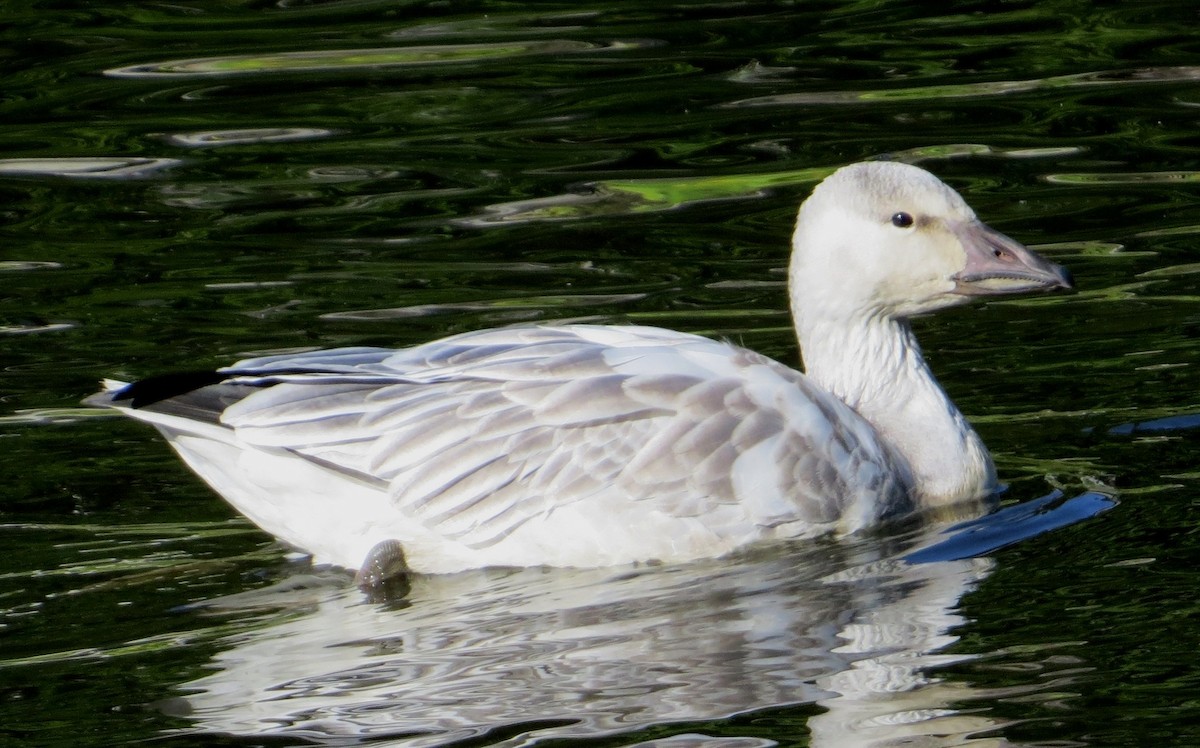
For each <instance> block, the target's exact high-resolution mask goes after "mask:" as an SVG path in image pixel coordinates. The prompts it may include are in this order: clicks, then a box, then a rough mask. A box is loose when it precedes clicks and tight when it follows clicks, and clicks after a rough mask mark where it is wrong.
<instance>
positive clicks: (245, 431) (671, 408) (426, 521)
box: [88, 162, 1071, 581]
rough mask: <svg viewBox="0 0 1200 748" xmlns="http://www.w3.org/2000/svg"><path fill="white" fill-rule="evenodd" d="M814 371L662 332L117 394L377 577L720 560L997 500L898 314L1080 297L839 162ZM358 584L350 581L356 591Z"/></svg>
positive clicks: (1040, 266) (529, 343)
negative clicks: (997, 298)
mask: <svg viewBox="0 0 1200 748" xmlns="http://www.w3.org/2000/svg"><path fill="white" fill-rule="evenodd" d="M788 278H789V296H790V303H791V311H792V315H793V317H794V319H795V326H796V333H797V335H798V337H799V342H800V346H801V352H802V356H803V360H804V368H805V371H806V373H804V374H802V373H800V372H798V371H795V370H793V369H791V368H789V367H786V366H784V365H782V364H780V363H778V362H776V361H773V360H771V359H768V358H766V357H764V356H761V355H759V354H757V353H754V352H752V351H749V350H746V349H744V348H740V347H738V346H735V345H733V344H731V343H728V342H720V341H715V340H709V339H707V338H703V337H698V336H695V335H689V334H685V333H680V332H673V331H670V330H663V329H659V328H653V327H636V326H593V325H564V326H540V327H513V328H504V329H493V330H483V331H479V332H470V333H466V334H462V335H455V336H452V337H449V338H445V339H442V340H437V341H434V342H431V343H427V344H424V345H420V346H416V347H414V348H408V349H403V350H393V349H384V348H342V349H335V350H324V351H314V352H311V353H300V354H286V355H276V356H267V357H261V358H253V359H248V360H245V361H240V362H238V363H236V364H233V365H232V366H230V367H228V368H225V369H221V370H219V371H216V372H207V373H191V374H168V375H164V376H159V377H153V378H150V379H146V380H142V381H139V382H135V383H133V384H126V383H123V382H116V381H107V382H106V387H105V390H104V391H103V392H101V393H100V394H98V395H95V396H93V397H92V398H90V399H89V400H88V402H89V403H91V404H94V405H100V406H107V407H113V408H116V409H118V410H120V411H121V412H122V413H124V414H126V415H128V416H131V417H133V418H136V419H138V420H141V421H146V422H148V423H150V424H152V425H154V426H155V427H156V428H158V430H159V431H160V432H162V434H163V435H164V436H165V437H166V439H167V441H168V442H169V443H170V444H171V446H172V447H173V448H174V449H175V451H176V452H178V453H179V455H180V456H181V457H182V458H183V460H184V461H185V462H186V463H187V464H188V465H189V466H190V467H191V468H192V469H193V470H194V471H195V472H196V473H197V474H199V475H200V477H202V478H203V479H204V480H205V481H207V482H208V484H209V485H210V486H212V488H214V489H215V490H216V491H217V492H218V493H219V494H221V495H222V496H224V497H225V498H226V499H227V500H228V501H229V503H231V504H232V505H233V506H234V507H236V508H237V509H238V510H239V511H240V512H242V513H243V514H244V515H245V516H246V517H248V518H249V519H250V520H251V521H253V522H254V523H255V524H257V525H258V526H259V527H261V528H262V529H264V530H266V531H267V532H269V533H271V534H273V535H274V536H276V537H277V538H279V539H280V540H282V541H283V542H285V543H287V544H289V545H291V546H294V547H296V548H298V549H301V550H303V551H304V552H306V553H308V554H310V555H311V556H312V557H313V559H314V561H315V562H317V563H330V564H334V565H338V566H342V567H346V568H350V569H359V570H360V579H363V578H365V579H366V580H367V581H375V580H376V579H377V578H378V576H379V575H380V574H382V573H385V572H386V570H387V569H388V568H394V567H389V565H393V564H395V563H396V562H399V561H401V560H404V561H405V562H406V563H407V567H408V568H409V569H411V570H413V571H418V572H430V573H440V572H455V571H459V570H463V569H469V568H478V567H485V566H530V565H551V566H580V567H594V566H607V565H616V564H627V563H632V562H639V561H663V562H674V561H683V560H690V559H696V558H703V557H714V556H719V555H721V554H725V553H727V552H729V551H732V550H733V549H736V548H739V547H741V546H744V545H746V544H749V543H754V542H759V541H767V540H771V539H775V538H796V537H805V536H813V535H818V534H823V533H850V532H854V531H856V530H860V529H862V528H866V527H870V526H872V525H875V524H878V523H879V522H881V521H883V520H886V519H888V518H891V517H895V516H899V515H902V514H904V513H907V512H912V511H915V510H921V509H927V508H930V507H936V506H939V505H945V504H949V503H953V502H960V501H966V500H971V499H979V498H982V497H984V496H986V495H987V494H989V493H990V492H992V491H994V490H995V487H996V476H995V470H994V468H993V466H992V461H991V458H990V456H989V455H988V452H987V449H986V448H985V447H984V445H983V443H982V442H981V440H980V439H979V437H978V436H977V435H976V434H975V432H974V430H972V428H971V426H970V425H969V424H968V423H967V421H966V419H965V418H964V417H963V415H962V414H961V413H960V412H959V411H958V409H957V408H955V406H954V404H953V403H952V402H951V401H950V400H949V398H948V397H947V396H946V394H945V392H943V391H942V389H941V387H940V386H939V385H938V383H937V381H936V380H935V379H934V377H933V375H932V373H931V372H930V370H929V368H928V366H927V365H926V363H925V360H924V359H923V357H922V355H921V349H920V346H919V345H918V344H917V341H916V339H915V338H914V336H913V332H912V330H911V328H910V326H909V322H908V320H909V318H910V317H912V316H913V315H916V314H922V313H926V312H931V311H934V310H937V309H941V308H944V307H950V306H954V305H956V304H960V303H963V302H966V301H967V300H969V299H970V298H971V297H974V296H986V295H994V294H1009V293H1019V292H1027V291H1035V290H1049V289H1057V288H1070V287H1071V280H1070V276H1069V275H1068V274H1067V272H1066V271H1065V270H1063V269H1062V268H1061V267H1059V266H1057V265H1054V264H1052V263H1050V262H1047V261H1046V260H1045V259H1043V258H1041V257H1040V256H1038V255H1036V254H1035V253H1033V252H1031V251H1030V250H1028V249H1026V248H1025V247H1023V246H1022V245H1020V244H1018V243H1017V242H1015V241H1013V240H1012V239H1009V238H1008V237H1006V236H1004V235H1003V234H1000V233H997V232H996V231H994V230H992V229H991V228H989V227H988V226H986V225H984V224H983V223H982V222H980V221H979V220H978V219H977V218H976V216H975V213H974V212H973V211H972V210H971V208H970V207H968V206H967V204H966V203H965V202H964V201H963V199H962V198H961V197H960V196H959V195H958V194H957V193H956V192H955V191H954V190H952V189H951V188H950V187H948V186H946V185H945V184H943V183H942V182H941V181H939V180H938V179H937V178H936V177H934V176H933V175H931V174H929V173H928V172H926V171H924V170H922V169H919V168H917V167H915V166H910V165H905V164H900V163H888V162H870V163H861V164H855V165H851V166H847V167H844V168H842V169H839V170H838V171H836V172H835V173H833V174H832V175H831V176H830V177H828V178H827V179H826V180H825V181H824V182H822V183H821V184H820V185H819V186H817V188H816V189H815V190H814V191H813V193H812V195H811V196H810V197H809V198H808V199H807V200H806V201H805V202H804V204H803V205H802V206H801V208H800V213H799V217H798V219H797V222H796V229H795V234H794V236H793V239H792V258H791V263H790V267H789V272H788ZM363 575H365V576H363Z"/></svg>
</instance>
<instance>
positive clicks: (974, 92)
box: [717, 65, 1200, 109]
mask: <svg viewBox="0 0 1200 748" xmlns="http://www.w3.org/2000/svg"><path fill="white" fill-rule="evenodd" d="M1197 79H1200V67H1197V66H1188V65H1184V66H1179V67H1151V68H1134V69H1133V70H1103V71H1098V72H1092V73H1077V74H1074V75H1055V76H1050V77H1047V78H1032V79H1027V80H1015V81H980V82H977V83H957V84H949V85H933V86H911V87H906V88H887V89H879V88H876V89H868V90H862V89H858V90H842V91H806V92H802V93H788V94H775V95H772V96H756V97H753V98H749V99H739V100H737V101H730V102H727V103H724V104H718V105H717V107H718V108H721V109H734V108H740V107H760V106H797V105H817V104H877V103H886V102H912V101H920V100H926V99H958V98H964V97H977V96H1003V95H1008V94H1014V93H1028V92H1030V91H1041V90H1058V89H1068V88H1078V87H1083V86H1109V85H1115V84H1127V83H1170V82H1178V81H1194V80H1197Z"/></svg>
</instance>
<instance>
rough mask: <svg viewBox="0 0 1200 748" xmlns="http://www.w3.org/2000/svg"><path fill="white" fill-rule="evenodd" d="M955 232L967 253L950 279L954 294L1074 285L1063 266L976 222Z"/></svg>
mask: <svg viewBox="0 0 1200 748" xmlns="http://www.w3.org/2000/svg"><path fill="white" fill-rule="evenodd" d="M955 233H956V234H957V235H958V238H959V241H961V242H962V246H963V250H964V251H965V252H966V255H967V264H966V266H965V267H964V268H963V269H962V270H961V271H959V272H958V273H956V274H955V275H954V276H953V278H952V279H953V280H954V293H957V294H962V295H964V296H992V295H996V294H1010V293H1025V292H1028V291H1053V290H1057V289H1070V288H1074V282H1073V281H1072V280H1071V274H1070V273H1068V272H1067V270H1066V268H1063V267H1062V266H1060V265H1056V264H1054V263H1053V262H1050V261H1049V260H1047V259H1046V258H1044V257H1042V256H1041V255H1039V254H1038V253H1036V252H1034V251H1033V250H1031V249H1029V248H1027V247H1025V246H1024V245H1023V244H1020V243H1019V242H1016V241H1014V240H1012V239H1010V238H1008V237H1007V236H1005V235H1004V234H1001V233H1000V232H999V231H996V230H994V229H992V228H990V227H988V226H986V225H985V224H983V223H981V222H979V221H972V222H971V223H969V224H966V225H964V226H962V227H961V228H959V229H958V230H956V231H955Z"/></svg>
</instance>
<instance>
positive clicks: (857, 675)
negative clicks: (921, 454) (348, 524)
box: [0, 0, 1200, 748]
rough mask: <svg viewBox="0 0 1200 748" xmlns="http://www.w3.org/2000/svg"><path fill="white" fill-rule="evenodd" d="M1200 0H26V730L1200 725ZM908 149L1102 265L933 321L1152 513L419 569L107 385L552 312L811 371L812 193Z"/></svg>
mask: <svg viewBox="0 0 1200 748" xmlns="http://www.w3.org/2000/svg"><path fill="white" fill-rule="evenodd" d="M1198 27H1200V13H1198V12H1197V10H1196V9H1195V8H1194V7H1193V6H1192V5H1191V4H1188V3H1178V2H1142V3H1088V2H1077V1H1066V0H1063V1H1060V2H1037V3H1033V2H974V3H972V2H958V3H940V4H927V5H925V6H922V5H921V4H914V3H901V2H833V1H830V2H811V3H810V2H797V3H756V2H746V3H737V4H734V3H729V4H717V3H701V2H680V3H675V4H671V5H664V4H661V3H649V2H614V3H609V4H587V3H557V4H556V3H525V4H503V3H488V2H477V3H470V2H464V3H443V2H386V3H385V2H369V1H366V0H356V1H350V0H346V1H343V2H279V3H276V4H270V3H244V4H238V3H208V2H205V3H200V2H195V3H189V2H179V3H170V4H165V3H164V4H120V3H111V4H108V6H106V4H104V3H89V4H86V5H85V4H79V5H77V6H73V5H71V4H63V3H38V2H28V3H6V4H5V7H4V8H3V10H0V475H2V476H3V478H4V480H3V482H2V483H0V543H3V548H4V550H5V552H4V553H3V554H0V743H3V744H13V745H39V746H43V745H44V746H59V745H63V746H67V745H69V746H83V745H88V746H90V745H97V746H100V745H114V744H123V743H129V742H135V741H143V740H149V739H156V744H162V743H165V744H167V745H172V746H175V745H178V746H185V745H246V746H251V745H270V746H284V745H305V744H312V743H316V744H322V745H359V744H363V743H366V742H371V743H372V744H379V745H397V746H399V745H403V746H412V747H415V746H424V745H439V746H440V745H449V744H453V743H458V744H466V743H470V744H472V745H504V746H517V745H527V744H529V743H531V742H534V741H550V742H551V743H552V744H553V745H556V746H559V745H572V746H574V745H582V744H584V743H587V744H590V745H595V746H606V747H607V746H612V747H614V748H615V747H616V746H626V745H633V744H646V743H652V744H653V745H655V746H663V748H668V747H669V748H685V746H687V747H690V746H694V745H703V746H705V748H717V746H720V747H721V748H734V747H735V746H736V748H758V747H759V746H762V747H764V748H765V746H769V745H771V744H772V743H778V744H781V745H785V746H793V745H808V744H812V745H823V746H830V745H833V746H845V745H854V746H868V745H869V746H876V745H885V744H886V745H895V744H900V742H899V741H902V740H906V739H907V740H912V741H914V742H913V743H911V744H920V745H947V746H948V745H967V744H970V745H979V746H1001V745H1034V746H1051V745H1053V746H1067V745H1071V746H1074V745H1087V746H1111V745H1128V746H1142V745H1179V746H1190V745H1197V744H1200V728H1197V727H1196V725H1197V724H1200V721H1198V720H1197V716H1200V715H1198V712H1200V708H1198V707H1197V701H1196V693H1197V692H1200V683H1198V682H1197V680H1198V676H1197V673H1198V672H1200V656H1198V655H1197V645H1196V639H1197V631H1198V630H1200V628H1198V627H1200V624H1198V623H1197V611H1196V602H1195V598H1196V594H1195V590H1196V588H1197V586H1198V585H1200V573H1198V572H1197V571H1196V569H1197V568H1200V540H1198V539H1197V534H1196V532H1195V529H1194V528H1195V526H1196V520H1195V516H1196V514H1195V506H1196V503H1197V500H1196V495H1197V484H1198V482H1200V480H1198V479H1200V469H1198V468H1197V462H1198V460H1197V456H1198V454H1200V450H1198V449H1197V447H1196V438H1197V428H1200V394H1198V393H1200V373H1197V369H1196V364H1197V352H1198V351H1200V342H1198V341H1197V338H1198V336H1200V305H1198V304H1197V301H1198V300H1200V293H1198V291H1197V287H1196V286H1197V279H1198V278H1200V249H1198V245H1200V134H1198V133H1200V35H1197V33H1196V31H1195V30H1196V28H1198ZM881 154H894V155H896V157H899V158H903V159H906V160H910V161H914V162H917V163H920V164H921V165H923V166H925V167H926V168H929V169H931V170H933V171H935V172H936V173H937V174H939V175H940V176H942V177H943V178H945V179H946V180H947V181H949V182H950V183H951V184H953V185H954V186H955V187H957V188H958V189H959V190H960V191H961V192H963V194H964V195H965V196H966V197H967V199H968V201H969V202H970V203H971V204H972V205H973V206H974V207H975V208H976V210H977V211H978V212H979V213H980V214H981V215H982V216H983V217H984V218H985V219H986V220H987V221H988V222H989V223H990V224H992V225H993V226H995V227H997V228H999V229H1000V230H1002V231H1005V232H1006V233H1009V234H1011V235H1012V236H1014V237H1016V238H1018V239H1020V240H1022V241H1024V242H1026V243H1029V244H1031V245H1034V246H1036V247H1037V248H1038V249H1039V250H1040V251H1042V252H1043V253H1045V254H1046V255H1048V256H1050V257H1052V258H1054V259H1055V260H1056V261H1058V262H1061V263H1064V264H1066V265H1068V266H1069V267H1070V268H1071V270H1072V271H1073V272H1074V274H1075V277H1076V279H1077V282H1078V286H1079V289H1080V290H1079V292H1078V293H1077V294H1074V295H1072V296H1063V297H1052V298H1036V299H1024V300H1010V301H1005V302H999V303H991V304H988V305H986V306H982V307H978V306H977V307H974V308H970V309H964V310H960V311H956V312H954V313H950V314H946V315H942V316H939V317H936V318H931V319H927V320H922V321H921V322H920V323H919V327H920V334H921V338H922V341H923V344H924V346H925V349H926V352H927V354H928V357H929V358H930V359H931V361H932V363H933V365H934V368H935V370H936V371H937V372H938V373H939V376H940V377H941V379H942V381H943V383H944V385H945V386H946V388H947V390H949V391H950V392H951V394H952V395H953V396H954V397H955V399H956V400H957V402H958V403H959V404H960V406H961V407H962V409H963V410H964V412H965V413H967V415H968V416H970V417H971V419H972V420H973V421H974V422H975V423H976V424H977V426H978V428H979V430H980V432H981V434H982V435H983V437H984V439H985V440H986V441H987V443H988V444H989V446H990V447H991V449H992V451H993V453H994V454H995V455H996V458H997V463H998V465H999V469H1000V472H1001V474H1002V476H1003V477H1004V479H1005V480H1006V481H1008V482H1009V483H1010V485H1011V488H1010V491H1009V493H1008V495H1007V499H1008V500H1010V501H1012V502H1016V501H1018V500H1026V499H1031V498H1033V497H1037V496H1041V495H1043V494H1046V493H1048V492H1049V491H1050V490H1051V489H1052V488H1056V487H1061V489H1062V490H1063V491H1064V493H1065V494H1066V495H1068V496H1070V495H1076V494H1080V493H1081V492H1083V491H1085V490H1088V489H1098V490H1102V491H1104V492H1105V493H1108V494H1112V495H1115V496H1117V497H1118V498H1119V500H1120V505H1119V506H1117V507H1116V508H1115V509H1113V510H1112V511H1109V512H1107V513H1105V514H1103V515H1102V516H1100V517H1097V518H1094V519H1091V520H1088V521H1086V522H1082V523H1080V524H1076V525H1073V526H1071V527H1067V528H1064V529H1060V530H1057V531H1054V532H1051V533H1047V534H1045V535H1042V536H1040V537H1037V538H1034V539H1031V540H1026V541H1024V542H1022V543H1019V544H1017V545H1014V546H1011V547H1009V548H1006V549H1004V550H1000V551H997V552H995V553H993V554H991V555H990V556H989V557H988V558H986V559H978V560H975V561H962V562H940V563H932V564H923V565H918V566H913V567H907V568H903V567H895V566H892V565H885V564H876V563H872V562H873V561H875V560H877V559H879V558H883V557H889V556H892V555H894V553H895V551H896V550H897V548H896V547H894V545H893V543H894V542H897V543H899V545H900V546H901V547H903V546H904V543H905V542H908V541H907V540H903V539H902V540H901V541H896V540H895V539H888V538H883V539H879V538H868V539H861V540H857V541H854V542H850V543H846V544H844V546H838V547H825V546H821V547H819V548H816V549H810V548H799V549H793V550H791V551H788V552H786V553H783V554H782V555H780V554H776V555H774V556H771V557H767V558H758V559H745V560H741V561H738V562H736V563H727V564H726V563H721V564H716V563H714V564H700V565H697V566H694V567H687V568H683V569H669V570H649V571H645V572H640V573H626V572H618V571H608V572H603V573H600V572H593V573H581V572H543V571H540V570H529V571H524V572H511V573H500V572H495V573H492V572H487V573H485V572H480V573H477V574H466V575H460V576H458V577H455V578H451V579H431V580H423V581H421V582H420V583H419V584H418V585H417V587H416V589H414V591H413V593H412V595H411V596H410V598H409V600H408V601H406V603H405V604H404V605H395V606H390V607H389V606H379V605H373V604H369V603H367V602H365V601H364V600H363V599H362V597H361V596H360V595H359V594H358V593H357V592H356V591H355V590H354V589H352V587H351V584H350V581H349V579H348V578H347V577H345V576H341V575H337V574H317V575H315V576H314V575H311V574H309V572H308V569H307V568H306V567H305V566H304V565H303V564H302V563H299V562H297V561H295V560H289V558H288V556H287V553H286V551H285V550H283V549H281V548H279V547H278V546H276V545H274V544H272V543H271V541H270V539H269V538H267V537H265V536H264V535H262V534H261V533H259V532H258V531H256V530H255V529H254V528H253V527H252V526H250V525H249V524H247V523H246V522H244V521H242V520H240V519H239V518H237V517H236V516H235V515H234V514H233V513H232V511H231V510H229V509H228V508H227V507H226V506H225V505H224V504H223V503H222V502H221V501H220V500H219V499H217V498H216V497H214V496H213V495H212V494H211V493H210V492H209V491H208V490H207V489H206V488H205V487H204V486H203V485H202V484H200V483H199V481H197V480H196V479H194V478H193V477H192V476H191V475H190V474H188V473H187V472H186V471H185V470H184V469H183V468H182V467H181V466H179V465H178V464H177V462H176V460H175V458H174V457H173V455H172V454H171V453H170V452H169V451H168V450H167V448H166V447H165V446H164V445H163V444H162V443H161V442H160V441H159V440H158V439H157V437H156V436H155V435H154V434H153V433H152V432H150V431H149V430H147V429H144V428H140V427H138V426H137V425H136V424H132V423H127V422H124V421H122V420H119V419H115V418H110V417H107V416H95V415H94V414H91V413H88V412H86V411H83V410H81V409H79V408H78V407H77V403H78V401H79V400H80V399H81V398H82V397H83V396H85V395H87V394H90V393H91V392H92V391H93V390H94V389H95V386H96V381H97V380H98V379H99V378H101V377H104V376H114V377H119V378H134V377H138V376H145V375H149V374H154V373H160V372H164V371H171V370H177V369H187V368H194V367H201V366H212V365H217V364H221V363H225V362H228V361H230V360H232V359H234V358H237V357H240V356H244V355H246V354H248V353H250V352H263V351H275V350H286V349H292V348H305V347H325V346H336V345H346V344H373V345H389V346H403V345H408V344H412V343H416V342H420V341H423V340H427V339H430V338H434V337H439V336H442V335H445V334H449V333H453V332H459V331H463V330H468V329H474V328H478V327H484V326H492V325H500V324H508V323H515V322H527V321H535V320H566V319H572V320H589V321H603V322H616V321H635V322H638V323H646V324H655V325H662V326H667V327H673V328H677V329H684V330H689V331H694V332H702V333H706V334H711V335H719V336H727V337H731V338H734V339H736V340H739V341H741V342H743V343H744V344H746V345H748V346H749V347H752V348H755V349H757V350H760V351H762V352H764V353H767V354H769V355H772V356H774V357H776V358H778V359H780V360H782V361H785V362H788V363H793V364H794V363H796V362H797V351H796V349H795V343H794V341H793V339H792V334H791V332H790V329H789V327H788V325H789V322H788V318H787V316H786V313H785V299H784V289H783V275H782V272H781V269H782V267H783V266H784V264H785V263H786V252H787V239H788V236H789V232H790V224H791V221H792V218H793V215H794V212H795V207H796V204H797V203H798V202H799V200H801V199H802V198H803V197H804V195H806V194H807V190H808V189H809V188H810V187H811V185H812V184H813V183H814V182H815V181H816V180H818V179H819V178H820V177H821V176H822V175H823V174H825V173H827V171H828V170H830V169H832V168H835V167H836V166H839V165H842V164H845V163H849V162H852V161H857V160H861V159H864V158H870V157H874V156H879V155H881ZM277 585H283V586H285V587H287V588H288V589H287V590H284V591H280V589H279V587H278V586H277ZM839 695H840V696H839ZM697 734H702V735H706V736H709V737H708V738H699V737H696V735H697ZM688 736H691V737H688ZM921 740H923V741H924V742H917V741H921ZM6 741H7V742H6ZM888 741H896V742H888Z"/></svg>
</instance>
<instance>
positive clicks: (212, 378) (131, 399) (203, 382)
mask: <svg viewBox="0 0 1200 748" xmlns="http://www.w3.org/2000/svg"><path fill="white" fill-rule="evenodd" d="M227 377H228V374H224V373H222V372H219V371H184V372H177V373H174V374H159V375H158V376H154V377H148V378H146V379H139V380H138V381H136V382H134V383H132V384H127V385H125V386H124V387H122V388H121V389H120V390H119V391H117V392H116V393H114V394H113V396H112V400H113V402H114V403H116V402H122V403H124V402H128V404H129V407H131V408H134V409H137V408H145V407H146V406H148V405H153V404H155V403H158V402H162V401H163V400H169V399H170V398H172V397H177V396H179V395H184V394H187V393H189V392H192V391H193V390H198V389H200V388H201V387H208V386H209V385H213V384H218V383H219V382H221V381H223V380H224V379H226V378H227Z"/></svg>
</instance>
